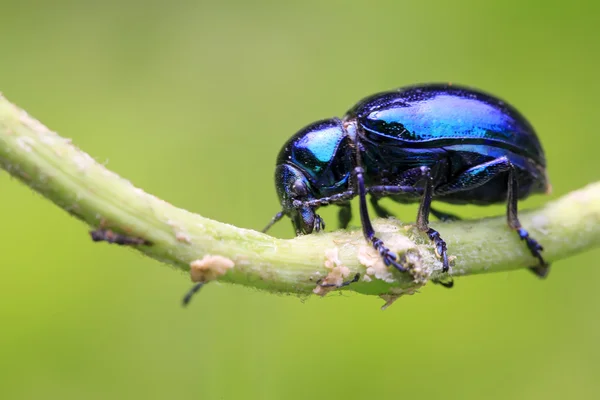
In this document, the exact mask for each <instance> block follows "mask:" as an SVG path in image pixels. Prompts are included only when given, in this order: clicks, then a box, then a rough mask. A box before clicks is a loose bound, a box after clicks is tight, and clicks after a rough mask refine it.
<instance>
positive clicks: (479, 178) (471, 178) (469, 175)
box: [435, 157, 512, 196]
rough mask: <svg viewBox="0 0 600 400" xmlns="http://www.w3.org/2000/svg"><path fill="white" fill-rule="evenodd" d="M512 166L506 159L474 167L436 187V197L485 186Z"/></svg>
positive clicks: (502, 158)
mask: <svg viewBox="0 0 600 400" xmlns="http://www.w3.org/2000/svg"><path fill="white" fill-rule="evenodd" d="M511 168H512V164H511V163H510V161H508V159H507V158H506V157H500V158H496V159H494V160H492V161H488V162H486V163H483V164H479V165H476V166H474V167H471V168H469V169H468V170H466V171H465V172H463V173H461V174H460V175H459V176H458V177H457V178H456V179H455V180H453V181H451V182H449V183H447V184H445V185H441V186H439V187H437V188H436V189H435V195H436V196H444V195H447V194H451V193H456V192H460V191H463V190H471V189H474V188H476V187H479V186H481V185H484V184H486V183H487V182H489V181H490V180H492V179H493V178H495V177H496V176H498V174H501V173H503V172H507V171H509V170H510V169H511Z"/></svg>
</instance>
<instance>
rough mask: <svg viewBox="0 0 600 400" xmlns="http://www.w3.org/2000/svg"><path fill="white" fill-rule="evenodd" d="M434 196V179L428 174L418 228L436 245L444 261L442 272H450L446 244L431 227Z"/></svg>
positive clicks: (420, 205) (418, 218)
mask: <svg viewBox="0 0 600 400" xmlns="http://www.w3.org/2000/svg"><path fill="white" fill-rule="evenodd" d="M432 196H433V178H432V177H431V174H429V173H428V174H427V175H426V178H425V191H424V193H423V198H422V200H421V204H419V213H418V214H417V228H419V230H420V231H422V232H425V233H426V234H427V236H428V237H429V239H430V240H431V241H433V244H434V245H435V251H436V253H437V255H438V257H440V258H441V259H442V272H448V270H449V269H450V265H449V264H448V252H447V251H446V242H444V240H443V239H442V238H441V237H440V234H439V233H438V231H436V230H435V229H432V228H430V227H429V212H430V211H431V200H432Z"/></svg>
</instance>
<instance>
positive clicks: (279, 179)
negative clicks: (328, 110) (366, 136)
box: [266, 118, 354, 234]
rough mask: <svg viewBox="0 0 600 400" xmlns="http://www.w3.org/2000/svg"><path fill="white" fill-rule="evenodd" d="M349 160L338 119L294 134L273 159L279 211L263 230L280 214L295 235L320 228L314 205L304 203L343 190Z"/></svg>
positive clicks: (345, 135) (346, 135) (344, 132)
mask: <svg viewBox="0 0 600 400" xmlns="http://www.w3.org/2000/svg"><path fill="white" fill-rule="evenodd" d="M353 160H354V157H353V156H352V145H351V137H350V135H349V133H348V131H347V130H346V128H345V127H344V125H343V123H342V121H341V120H340V119H338V118H330V119H325V120H321V121H317V122H314V123H312V124H310V125H307V126H305V127H304V128H302V129H300V130H299V131H298V132H296V134H295V135H294V136H292V137H291V138H290V139H289V140H288V141H287V142H286V144H285V145H284V146H283V148H282V149H281V151H280V152H279V155H278V157H277V164H276V165H277V167H276V169H275V186H276V189H277V194H278V195H279V200H280V202H281V206H282V211H281V212H280V213H279V214H277V215H276V216H275V218H273V221H271V224H269V225H268V226H267V228H266V229H268V228H269V227H270V226H271V225H272V224H273V223H275V222H276V221H277V220H279V219H280V218H281V217H282V216H283V215H287V216H289V217H290V218H291V219H292V223H293V225H294V228H295V230H296V233H297V234H308V233H312V232H313V231H319V230H320V229H322V228H323V227H324V224H323V221H322V220H321V218H320V217H319V216H318V215H317V214H316V213H315V208H317V206H316V205H315V204H314V203H313V205H312V206H308V205H307V204H306V202H309V201H312V200H316V199H321V198H323V197H326V196H330V195H332V194H335V193H339V192H340V191H343V190H345V188H346V187H347V185H348V179H349V177H350V174H351V171H352V170H353V168H354V165H353V163H352V161H353Z"/></svg>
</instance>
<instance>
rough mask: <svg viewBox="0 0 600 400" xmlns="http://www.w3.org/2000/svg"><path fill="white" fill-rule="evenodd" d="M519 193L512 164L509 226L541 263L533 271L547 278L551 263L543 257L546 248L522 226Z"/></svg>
mask: <svg viewBox="0 0 600 400" xmlns="http://www.w3.org/2000/svg"><path fill="white" fill-rule="evenodd" d="M518 193H519V182H518V180H517V173H516V171H515V168H514V167H512V166H511V168H510V170H509V173H508V205H507V213H506V215H507V219H508V226H510V227H511V228H512V229H514V230H515V231H516V232H517V233H518V234H519V237H520V238H521V240H524V241H525V243H527V247H528V248H529V251H530V252H531V254H532V255H533V256H534V257H535V258H537V259H538V260H539V262H540V265H538V266H535V267H531V268H529V269H530V270H531V272H533V273H534V274H536V275H537V276H539V277H540V278H545V277H546V276H547V275H548V272H550V265H549V264H547V263H546V261H544V258H543V257H542V254H541V251H542V250H544V248H543V247H542V246H541V245H540V244H539V243H538V242H537V241H536V240H535V239H533V238H532V237H530V236H529V232H527V231H526V230H525V229H523V227H521V222H519V218H518V216H517V203H518Z"/></svg>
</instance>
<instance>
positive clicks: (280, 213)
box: [262, 211, 285, 233]
mask: <svg viewBox="0 0 600 400" xmlns="http://www.w3.org/2000/svg"><path fill="white" fill-rule="evenodd" d="M284 215H285V214H284V212H283V211H279V212H278V213H277V214H275V216H274V217H273V219H271V222H269V224H268V225H267V226H265V229H263V230H262V233H267V231H268V230H269V229H271V227H272V226H273V225H275V223H276V222H277V221H279V220H280V219H281V218H283V216H284Z"/></svg>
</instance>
